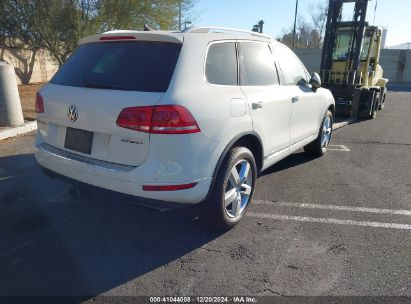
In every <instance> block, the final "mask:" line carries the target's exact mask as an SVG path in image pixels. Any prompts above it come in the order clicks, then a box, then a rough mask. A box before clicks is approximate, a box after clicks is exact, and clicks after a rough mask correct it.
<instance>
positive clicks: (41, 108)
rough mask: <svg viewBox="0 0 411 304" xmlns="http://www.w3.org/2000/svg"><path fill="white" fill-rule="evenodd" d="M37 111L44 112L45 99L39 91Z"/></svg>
mask: <svg viewBox="0 0 411 304" xmlns="http://www.w3.org/2000/svg"><path fill="white" fill-rule="evenodd" d="M35 108H36V113H43V112H44V101H43V96H41V95H40V94H39V93H37V94H36V105H35Z"/></svg>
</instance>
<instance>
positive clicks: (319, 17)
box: [308, 0, 328, 48]
mask: <svg viewBox="0 0 411 304" xmlns="http://www.w3.org/2000/svg"><path fill="white" fill-rule="evenodd" d="M308 12H309V14H310V18H311V24H312V27H313V29H314V30H316V31H317V33H318V34H319V35H318V38H317V41H316V47H318V48H319V47H321V43H322V40H323V35H324V31H325V25H326V23H327V15H328V3H327V0H322V1H320V2H318V3H317V5H316V6H313V5H312V4H311V5H310V6H309V7H308Z"/></svg>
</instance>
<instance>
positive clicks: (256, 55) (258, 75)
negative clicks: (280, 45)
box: [239, 42, 278, 86]
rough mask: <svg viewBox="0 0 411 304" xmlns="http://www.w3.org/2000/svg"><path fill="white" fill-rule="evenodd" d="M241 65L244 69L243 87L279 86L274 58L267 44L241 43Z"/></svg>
mask: <svg viewBox="0 0 411 304" xmlns="http://www.w3.org/2000/svg"><path fill="white" fill-rule="evenodd" d="M239 45H240V54H241V56H240V63H241V66H242V67H243V71H242V75H241V76H242V77H241V85H248V86H263V85H273V84H278V75H277V71H276V69H275V65H274V57H273V55H272V53H271V49H270V47H269V46H268V44H266V43H258V42H240V43H239Z"/></svg>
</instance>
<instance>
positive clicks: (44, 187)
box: [0, 154, 221, 296]
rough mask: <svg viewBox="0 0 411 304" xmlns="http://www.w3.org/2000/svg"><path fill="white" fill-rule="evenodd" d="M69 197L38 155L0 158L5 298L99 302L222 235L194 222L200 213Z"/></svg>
mask: <svg viewBox="0 0 411 304" xmlns="http://www.w3.org/2000/svg"><path fill="white" fill-rule="evenodd" d="M68 189H70V188H69V186H68V185H67V184H65V183H63V182H60V181H58V180H53V179H51V178H49V177H47V176H46V175H44V174H43V173H42V172H41V171H40V169H39V168H38V167H37V165H36V164H35V161H34V157H33V155H31V154H29V155H18V156H10V157H3V158H0V210H1V212H0V269H1V271H0V286H1V288H0V295H1V296H3V295H75V296H79V295H80V296H91V295H98V294H101V293H103V292H106V291H109V290H111V289H113V288H115V287H118V286H120V285H122V284H124V283H126V282H128V281H130V280H133V279H136V278H138V277H140V276H142V275H144V274H146V273H148V272H150V271H153V270H155V269H157V268H159V267H161V266H163V265H166V264H168V263H170V262H172V261H174V260H176V259H178V258H180V257H182V256H184V255H185V254H187V253H189V252H191V251H193V250H195V249H196V248H199V247H201V246H203V245H204V244H206V243H209V242H210V241H212V240H214V239H216V238H217V237H219V236H220V235H221V233H220V232H217V231H215V230H213V229H212V228H209V227H206V226H204V225H201V224H200V223H199V222H198V221H195V220H193V218H194V211H193V208H192V207H185V208H178V209H171V210H168V211H163V212H161V211H158V210H153V209H151V208H146V207H139V206H138V205H135V204H130V203H127V202H124V201H122V200H121V199H119V197H120V196H118V195H113V193H112V192H109V191H104V190H100V191H97V192H96V193H94V195H93V198H92V199H91V200H85V199H81V198H80V199H79V198H73V197H72V196H71V195H70V191H68ZM137 284H138V282H137ZM140 290H141V288H140Z"/></svg>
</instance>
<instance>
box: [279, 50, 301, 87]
mask: <svg viewBox="0 0 411 304" xmlns="http://www.w3.org/2000/svg"><path fill="white" fill-rule="evenodd" d="M275 56H276V58H277V60H278V63H279V64H280V68H281V72H282V75H283V79H284V84H285V85H303V84H306V83H307V82H308V79H307V76H308V75H307V70H306V69H305V67H304V66H303V64H302V63H301V61H300V60H299V59H298V57H297V56H296V55H295V54H294V53H293V51H291V50H290V49H289V48H288V47H286V46H285V45H283V44H280V43H278V44H276V45H275Z"/></svg>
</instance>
